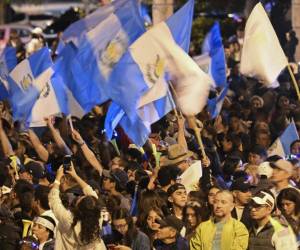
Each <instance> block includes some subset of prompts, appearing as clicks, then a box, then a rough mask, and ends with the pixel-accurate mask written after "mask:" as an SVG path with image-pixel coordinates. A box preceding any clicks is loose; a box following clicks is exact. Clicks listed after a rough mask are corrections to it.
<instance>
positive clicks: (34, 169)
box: [20, 161, 46, 179]
mask: <svg viewBox="0 0 300 250" xmlns="http://www.w3.org/2000/svg"><path fill="white" fill-rule="evenodd" d="M24 172H28V173H30V174H31V175H32V176H33V178H35V179H40V178H43V177H45V174H46V171H45V169H44V168H43V166H41V164H39V163H37V162H35V161H30V162H28V163H26V164H25V165H24V166H23V167H22V168H21V169H20V173H24Z"/></svg>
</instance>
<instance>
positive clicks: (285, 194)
mask: <svg viewBox="0 0 300 250" xmlns="http://www.w3.org/2000/svg"><path fill="white" fill-rule="evenodd" d="M282 200H289V201H292V202H294V203H295V215H297V216H298V215H299V214H300V194H299V192H298V190H296V189H294V188H285V189H283V190H282V191H281V192H280V193H279V195H278V197H277V206H278V208H279V209H280V210H281V211H284V210H283V207H282Z"/></svg>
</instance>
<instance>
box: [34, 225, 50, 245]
mask: <svg viewBox="0 0 300 250" xmlns="http://www.w3.org/2000/svg"><path fill="white" fill-rule="evenodd" d="M32 233H33V234H34V235H35V236H36V237H37V238H38V240H39V241H40V243H43V242H44V241H46V240H48V237H49V231H48V230H47V229H46V227H44V226H42V225H40V224H37V223H34V224H33V228H32Z"/></svg>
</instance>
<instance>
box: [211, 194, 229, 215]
mask: <svg viewBox="0 0 300 250" xmlns="http://www.w3.org/2000/svg"><path fill="white" fill-rule="evenodd" d="M213 207H214V215H215V216H216V217H217V218H224V217H226V216H228V215H229V214H230V213H231V211H232V209H233V208H234V204H233V198H232V196H231V195H230V194H227V193H217V195H216V197H215V201H214V204H213Z"/></svg>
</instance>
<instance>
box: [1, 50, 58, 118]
mask: <svg viewBox="0 0 300 250" xmlns="http://www.w3.org/2000/svg"><path fill="white" fill-rule="evenodd" d="M51 66H52V60H51V56H50V53H49V49H48V48H47V47H44V48H42V49H40V50H38V51H37V52H35V53H34V54H32V55H31V56H30V57H28V58H27V59H25V60H23V61H22V62H20V63H19V64H18V65H17V66H16V67H15V68H14V69H13V70H12V71H11V72H10V74H9V76H8V77H7V79H8V83H9V100H10V103H11V106H12V110H13V118H14V120H20V121H26V120H27V118H28V117H29V115H30V113H31V109H32V107H33V105H34V103H35V102H36V100H37V99H38V97H39V95H40V93H41V92H42V91H43V89H44V88H45V86H46V83H47V80H48V79H50V77H51V76H52V74H53V71H52V70H51Z"/></svg>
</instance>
